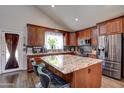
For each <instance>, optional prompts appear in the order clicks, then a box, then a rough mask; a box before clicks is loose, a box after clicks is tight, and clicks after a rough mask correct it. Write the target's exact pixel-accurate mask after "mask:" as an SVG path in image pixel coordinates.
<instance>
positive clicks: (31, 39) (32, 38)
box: [28, 26, 37, 46]
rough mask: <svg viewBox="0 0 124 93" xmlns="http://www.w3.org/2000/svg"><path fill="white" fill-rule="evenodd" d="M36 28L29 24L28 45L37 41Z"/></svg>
mask: <svg viewBox="0 0 124 93" xmlns="http://www.w3.org/2000/svg"><path fill="white" fill-rule="evenodd" d="M36 37H37V36H36V28H35V27H32V26H29V27H28V45H29V46H33V45H35V43H36Z"/></svg>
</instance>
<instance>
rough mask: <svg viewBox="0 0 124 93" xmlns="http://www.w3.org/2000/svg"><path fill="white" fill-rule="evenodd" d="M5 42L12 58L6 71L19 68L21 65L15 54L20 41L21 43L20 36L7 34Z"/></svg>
mask: <svg viewBox="0 0 124 93" xmlns="http://www.w3.org/2000/svg"><path fill="white" fill-rule="evenodd" d="M5 40H6V45H7V48H8V51H9V54H10V57H9V59H8V61H7V64H6V66H5V69H13V68H18V67H19V65H18V62H17V59H16V57H15V52H16V49H17V45H18V41H19V35H18V34H10V33H5Z"/></svg>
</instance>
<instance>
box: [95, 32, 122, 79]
mask: <svg viewBox="0 0 124 93" xmlns="http://www.w3.org/2000/svg"><path fill="white" fill-rule="evenodd" d="M123 37H124V36H123V34H116V35H108V36H99V37H98V49H97V53H98V58H99V59H102V60H103V63H102V68H103V74H104V75H107V76H110V77H112V78H115V79H121V77H122V72H123V69H122V65H123V57H122V56H123V45H122V44H123Z"/></svg>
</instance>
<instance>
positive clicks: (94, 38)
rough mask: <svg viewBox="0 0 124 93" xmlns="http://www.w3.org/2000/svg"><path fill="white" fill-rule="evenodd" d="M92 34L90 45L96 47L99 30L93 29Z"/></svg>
mask: <svg viewBox="0 0 124 93" xmlns="http://www.w3.org/2000/svg"><path fill="white" fill-rule="evenodd" d="M91 29H92V34H91V45H93V46H96V45H97V37H98V36H99V30H98V28H97V27H93V28H91Z"/></svg>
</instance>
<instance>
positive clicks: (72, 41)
mask: <svg viewBox="0 0 124 93" xmlns="http://www.w3.org/2000/svg"><path fill="white" fill-rule="evenodd" d="M76 41H77V38H76V33H73V32H72V33H70V46H76Z"/></svg>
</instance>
